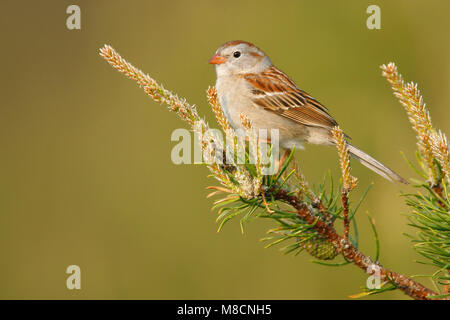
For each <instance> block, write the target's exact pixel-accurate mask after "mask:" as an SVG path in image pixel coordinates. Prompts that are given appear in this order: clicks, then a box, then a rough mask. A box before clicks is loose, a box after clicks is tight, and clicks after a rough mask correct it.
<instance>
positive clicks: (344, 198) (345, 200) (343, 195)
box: [341, 189, 350, 241]
mask: <svg viewBox="0 0 450 320" xmlns="http://www.w3.org/2000/svg"><path fill="white" fill-rule="evenodd" d="M341 200H342V209H343V215H344V239H345V240H346V241H348V234H349V232H350V222H349V221H348V211H349V206H348V191H347V190H345V189H344V190H342V193H341Z"/></svg>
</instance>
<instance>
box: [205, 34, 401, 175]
mask: <svg viewBox="0 0 450 320" xmlns="http://www.w3.org/2000/svg"><path fill="white" fill-rule="evenodd" d="M209 63H210V64H214V65H215V67H216V73H217V82H216V90H217V95H218V99H219V103H220V104H221V106H222V108H223V111H224V114H225V116H226V117H227V119H228V121H229V123H230V125H231V126H232V127H233V128H234V129H243V127H242V123H241V119H240V114H241V113H242V114H244V115H245V116H246V117H247V118H248V119H249V120H250V121H251V122H252V125H253V127H254V128H255V129H267V130H270V129H278V130H279V142H280V146H281V147H282V148H284V149H286V150H289V149H291V148H293V147H294V146H296V148H301V147H302V143H303V142H306V143H311V144H319V145H329V146H330V145H334V140H333V137H332V134H331V130H332V129H333V128H334V127H335V126H337V122H336V121H335V120H334V119H333V117H332V116H331V115H330V113H329V112H328V109H327V108H325V107H324V106H323V105H322V104H320V103H319V102H318V101H317V100H316V99H314V98H313V97H311V96H310V95H309V94H308V93H306V92H305V91H303V90H301V89H300V88H298V87H297V85H296V84H295V83H294V82H293V81H292V80H291V79H290V78H289V77H288V76H287V75H286V74H285V73H284V72H282V71H281V70H280V69H278V68H277V67H275V66H274V65H273V64H272V62H271V61H270V59H269V57H268V56H267V55H266V54H265V53H264V52H263V51H261V50H260V49H259V48H257V47H256V46H255V45H253V44H251V43H249V42H246V41H240V40H237V41H230V42H227V43H225V44H224V45H222V46H221V47H220V48H219V49H217V51H216V53H215V54H214V55H213V57H212V58H211V59H210V60H209ZM347 143H348V142H347ZM348 150H349V152H350V154H351V155H352V156H353V157H354V158H355V159H357V160H358V161H359V162H361V163H362V164H363V165H365V166H366V167H368V168H369V169H371V170H373V171H374V172H376V173H378V174H379V175H381V176H382V177H384V178H386V179H388V180H390V181H392V180H396V181H399V182H402V183H407V181H406V180H405V179H403V178H402V177H400V176H399V175H398V174H396V173H395V172H394V171H392V170H391V169H389V168H387V167H386V166H385V165H383V164H382V163H380V162H379V161H377V160H375V159H374V158H372V157H371V156H369V155H368V154H366V153H365V152H363V151H361V150H360V149H358V148H356V147H355V146H353V145H352V144H350V143H348Z"/></svg>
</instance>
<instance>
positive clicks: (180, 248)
mask: <svg viewBox="0 0 450 320" xmlns="http://www.w3.org/2000/svg"><path fill="white" fill-rule="evenodd" d="M70 4H77V5H79V6H80V8H81V19H82V20H81V30H68V29H67V28H66V18H67V16H68V15H67V14H66V8H67V6H68V5H70ZM370 4H378V5H379V6H380V7H381V26H382V29H381V30H368V29H367V28H366V19H367V17H368V14H366V8H367V7H368V5H370ZM449 11H450V2H448V1H437V0H434V1H412V0H402V1H361V0H352V1H225V2H223V1H211V0H210V1H106V0H102V1H100V0H99V1H81V0H78V1H39V2H37V1H35V2H30V1H9V0H8V1H3V2H2V13H1V15H2V18H1V19H0V26H1V28H0V30H1V31H0V32H1V35H2V36H1V39H2V50H1V51H0V57H1V61H2V72H1V93H2V97H1V107H0V148H1V149H0V150H1V157H0V181H1V183H0V259H1V262H0V283H1V285H0V298H2V299H13V298H14V299H16V298H19V299H22V298H27V299H36V298H37V299H49V298H57V299H83V298H84V299H93V298H102V299H115V298H121V299H346V298H347V297H348V295H350V294H355V293H358V292H360V291H361V289H360V287H361V286H363V285H364V284H365V282H366V279H367V277H366V275H365V274H364V273H363V272H362V271H361V270H359V269H358V268H356V267H354V266H352V265H348V266H345V267H342V268H337V269H334V268H328V267H324V266H319V265H315V264H312V263H310V262H309V260H310V256H308V255H307V254H301V255H299V256H297V257H295V256H284V255H282V254H280V252H278V249H277V248H271V249H264V248H263V246H264V245H263V244H262V243H260V242H259V241H258V240H259V239H260V238H261V237H263V236H264V234H265V231H266V230H267V229H268V228H269V227H270V226H271V225H270V224H269V223H268V222H267V223H266V222H265V221H258V220H257V221H254V222H252V223H250V224H249V225H248V226H247V229H246V233H245V234H244V235H241V233H240V229H239V225H238V223H237V221H234V222H232V223H231V224H229V225H227V226H226V227H225V229H224V230H223V231H222V232H221V233H219V234H218V233H217V232H216V230H217V225H216V224H215V218H216V214H215V213H214V212H211V210H210V207H211V204H212V200H211V199H205V195H206V194H207V192H206V190H205V187H206V186H208V185H210V184H214V183H215V181H214V180H212V179H207V178H206V175H207V174H208V172H207V170H206V168H204V167H202V166H197V165H181V166H176V165H174V164H172V162H171V160H170V152H171V149H172V147H173V146H174V145H175V144H176V143H175V142H171V141H170V136H171V133H172V131H173V130H174V129H176V128H180V127H183V126H184V124H183V123H182V122H181V121H180V120H179V119H178V118H177V116H176V115H175V114H171V113H169V112H168V111H167V109H166V108H165V107H164V106H160V105H158V104H156V103H154V102H153V101H152V100H151V99H150V98H148V97H147V96H146V95H145V94H144V92H143V91H142V90H141V89H139V88H137V86H136V85H135V83H133V81H130V80H127V79H125V78H124V77H123V76H122V75H121V74H119V73H118V72H117V71H114V70H113V69H112V68H111V67H110V66H109V65H108V64H106V63H105V61H103V60H102V59H101V58H100V57H99V55H98V49H99V48H100V47H101V46H103V44H105V43H106V44H110V45H112V46H113V47H114V48H115V49H116V50H118V52H119V53H121V54H122V55H123V56H124V57H125V58H126V59H128V60H129V61H130V62H131V63H133V64H134V65H136V66H137V67H139V68H141V69H142V70H144V71H145V72H147V73H149V74H150V75H151V76H153V77H154V78H155V79H157V80H158V81H161V82H162V83H163V84H164V85H165V86H166V87H167V88H169V89H171V90H173V91H175V92H177V93H178V94H179V95H180V96H183V97H186V98H187V100H188V101H189V102H190V103H193V104H196V105H197V106H198V108H199V110H200V112H201V113H202V114H204V115H206V117H207V119H208V120H209V121H210V122H211V123H213V116H212V113H211V111H210V109H209V107H208V105H207V103H206V98H205V97H206V95H205V90H206V88H207V87H208V86H209V85H213V84H214V82H215V72H214V69H213V67H212V66H210V65H208V64H207V61H208V59H209V58H210V56H211V55H212V54H213V53H214V51H215V50H216V49H217V47H219V46H220V45H221V44H223V43H224V42H226V41H228V40H234V39H243V40H247V41H250V42H253V43H255V44H256V45H257V46H259V47H261V48H262V49H263V50H264V51H265V52H266V53H267V54H268V55H269V56H270V57H271V59H272V61H273V62H274V63H275V64H276V65H277V66H278V67H280V68H281V69H282V70H284V71H286V72H287V73H288V74H289V75H290V76H291V77H292V78H293V79H294V80H295V81H296V82H297V84H298V85H299V86H300V87H301V88H302V89H304V90H306V91H308V92H309V93H310V94H311V95H313V96H314V97H316V98H317V99H318V100H319V101H321V102H322V103H323V104H325V105H326V106H328V107H329V109H330V110H331V113H332V115H333V116H334V117H335V118H336V119H337V120H338V122H339V123H340V125H341V126H342V127H343V128H344V130H345V131H346V132H347V133H348V134H349V135H350V136H352V138H353V142H354V143H355V144H356V145H357V146H359V147H361V148H362V149H363V150H365V151H367V152H368V153H370V154H372V155H373V156H375V157H376V158H378V159H379V160H381V161H382V162H384V163H386V164H387V165H388V166H390V167H392V168H393V169H395V170H396V171H398V172H399V173H400V174H401V175H403V176H405V177H408V178H409V177H414V174H413V173H412V171H411V170H410V169H409V168H408V167H407V165H406V163H405V161H404V160H403V159H402V157H401V155H400V151H403V152H405V154H406V155H407V156H408V157H410V158H413V157H414V151H415V137H414V134H413V132H412V130H411V129H410V126H409V123H408V120H407V118H406V116H405V113H404V111H403V109H402V107H401V106H400V104H398V103H397V102H396V100H395V98H394V97H393V96H392V92H391V90H390V87H389V86H388V84H387V82H386V81H385V80H384V79H383V78H382V77H381V75H380V69H379V66H380V65H381V64H383V63H387V62H390V61H395V62H396V63H397V64H398V66H399V68H400V71H401V72H402V73H403V75H404V76H405V78H406V79H407V80H413V81H416V82H419V85H420V88H421V89H422V92H423V94H424V96H425V100H426V102H427V103H428V106H429V108H430V110H431V115H432V118H433V120H434V123H435V125H436V126H437V127H439V128H441V129H443V130H444V131H446V130H447V128H448V127H449V125H450V119H449V117H448V111H447V109H446V107H447V108H448V103H449V101H450V90H448V88H449V86H450V42H449V38H448V31H449V29H450V21H449V20H448V12H449ZM296 157H297V159H298V160H299V162H300V163H301V166H302V167H303V169H304V172H305V174H306V176H307V178H308V180H309V181H310V182H311V183H318V182H320V181H321V179H322V177H323V176H324V174H325V173H326V172H327V171H328V170H329V169H330V170H331V172H332V174H333V175H334V176H335V177H336V178H337V177H338V164H337V155H336V151H335V150H333V149H332V148H325V147H314V146H307V149H306V151H303V152H301V151H299V152H298V153H297V155H296ZM353 173H354V174H355V175H356V176H357V177H358V178H359V180H360V188H359V190H358V191H357V192H355V194H354V201H356V200H357V198H358V196H359V195H361V193H362V191H363V190H364V189H365V187H366V186H367V185H368V184H370V183H371V182H375V185H374V187H373V189H372V191H371V192H370V193H369V196H368V198H367V201H366V202H365V203H364V204H363V206H362V208H361V210H360V212H359V217H358V221H359V225H360V237H361V248H362V251H363V252H365V253H367V254H368V255H371V256H373V255H374V252H375V246H374V241H373V234H372V233H371V230H370V226H369V224H368V222H367V217H366V215H365V213H366V212H370V213H371V214H372V215H373V216H374V218H375V219H376V221H377V227H378V232H379V234H380V239H381V258H380V260H381V262H382V264H383V265H384V266H386V267H389V268H392V269H394V270H396V271H398V272H402V273H405V274H408V275H412V274H422V273H425V272H429V271H430V269H428V268H426V267H424V266H421V265H419V264H416V263H414V262H413V260H414V259H416V258H418V256H417V255H416V254H415V253H414V252H413V250H412V249H411V245H410V242H409V240H408V239H407V238H406V237H405V236H404V235H402V233H403V232H407V231H409V232H413V230H411V229H409V228H408V227H407V226H406V223H407V221H406V218H405V217H404V216H403V215H402V213H405V212H406V211H407V208H406V207H405V205H404V204H403V201H402V199H400V198H399V196H398V195H399V193H400V192H401V191H404V192H409V191H412V188H411V187H405V186H399V185H396V184H392V183H389V182H387V181H385V180H383V179H382V178H379V177H378V176H376V175H375V174H373V173H372V172H370V171H369V170H367V169H366V168H364V167H362V166H361V165H359V164H357V163H355V164H354V168H353ZM71 264H76V265H79V266H80V267H81V273H82V280H81V281H82V282H81V285H82V289H81V290H72V291H70V290H68V289H67V288H66V278H67V276H68V275H67V274H66V273H65V270H66V268H67V266H68V265H71ZM424 283H425V284H426V285H427V286H430V282H428V280H424ZM377 298H384V299H403V298H405V296H404V295H403V294H402V293H400V292H391V293H386V294H383V295H380V296H379V297H376V296H375V297H373V298H371V299H377Z"/></svg>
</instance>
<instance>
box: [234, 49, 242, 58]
mask: <svg viewBox="0 0 450 320" xmlns="http://www.w3.org/2000/svg"><path fill="white" fill-rule="evenodd" d="M240 56H241V52H240V51H235V52H233V57H235V58H239V57H240Z"/></svg>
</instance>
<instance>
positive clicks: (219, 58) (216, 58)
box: [209, 54, 227, 64]
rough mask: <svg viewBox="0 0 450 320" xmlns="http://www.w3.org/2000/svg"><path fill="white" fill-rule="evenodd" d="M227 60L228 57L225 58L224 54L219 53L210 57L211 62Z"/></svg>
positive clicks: (219, 62)
mask: <svg viewBox="0 0 450 320" xmlns="http://www.w3.org/2000/svg"><path fill="white" fill-rule="evenodd" d="M225 61H227V59H225V58H224V57H222V56H219V55H218V54H215V55H213V56H212V58H211V59H209V63H210V64H222V63H224V62H225Z"/></svg>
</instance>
